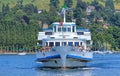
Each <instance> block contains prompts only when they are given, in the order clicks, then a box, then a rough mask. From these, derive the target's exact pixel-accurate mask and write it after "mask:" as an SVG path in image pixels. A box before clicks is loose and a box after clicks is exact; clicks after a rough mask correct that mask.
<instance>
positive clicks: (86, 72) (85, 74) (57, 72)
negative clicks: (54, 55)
mask: <svg viewBox="0 0 120 76" xmlns="http://www.w3.org/2000/svg"><path fill="white" fill-rule="evenodd" d="M36 72H37V76H93V75H92V68H77V69H46V68H45V69H36Z"/></svg>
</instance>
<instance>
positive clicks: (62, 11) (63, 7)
mask: <svg viewBox="0 0 120 76" xmlns="http://www.w3.org/2000/svg"><path fill="white" fill-rule="evenodd" d="M66 8H67V6H66V5H65V4H64V5H63V6H62V10H61V15H63V14H64V11H65V10H66Z"/></svg>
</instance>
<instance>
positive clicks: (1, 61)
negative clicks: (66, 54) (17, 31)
mask: <svg viewBox="0 0 120 76" xmlns="http://www.w3.org/2000/svg"><path fill="white" fill-rule="evenodd" d="M35 59H36V57H35V55H24V56H20V55H0V76H120V72H119V71H120V54H106V55H99V54H95V55H94V60H93V61H92V62H90V63H88V64H87V67H85V68H76V69H64V70H61V69H41V68H38V66H40V65H39V64H37V63H36V62H35Z"/></svg>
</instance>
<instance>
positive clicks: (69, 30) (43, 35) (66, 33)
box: [38, 22, 91, 40]
mask: <svg viewBox="0 0 120 76" xmlns="http://www.w3.org/2000/svg"><path fill="white" fill-rule="evenodd" d="M42 39H84V40H91V33H90V31H89V29H85V28H76V24H75V23H74V22H62V23H61V22H54V23H53V24H52V28H46V29H43V32H39V34H38V40H42Z"/></svg>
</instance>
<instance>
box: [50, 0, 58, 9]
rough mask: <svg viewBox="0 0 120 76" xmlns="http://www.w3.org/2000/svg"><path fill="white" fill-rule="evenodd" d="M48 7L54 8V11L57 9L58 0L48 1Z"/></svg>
mask: <svg viewBox="0 0 120 76" xmlns="http://www.w3.org/2000/svg"><path fill="white" fill-rule="evenodd" d="M50 6H54V7H55V8H56V9H58V8H59V0H50Z"/></svg>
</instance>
